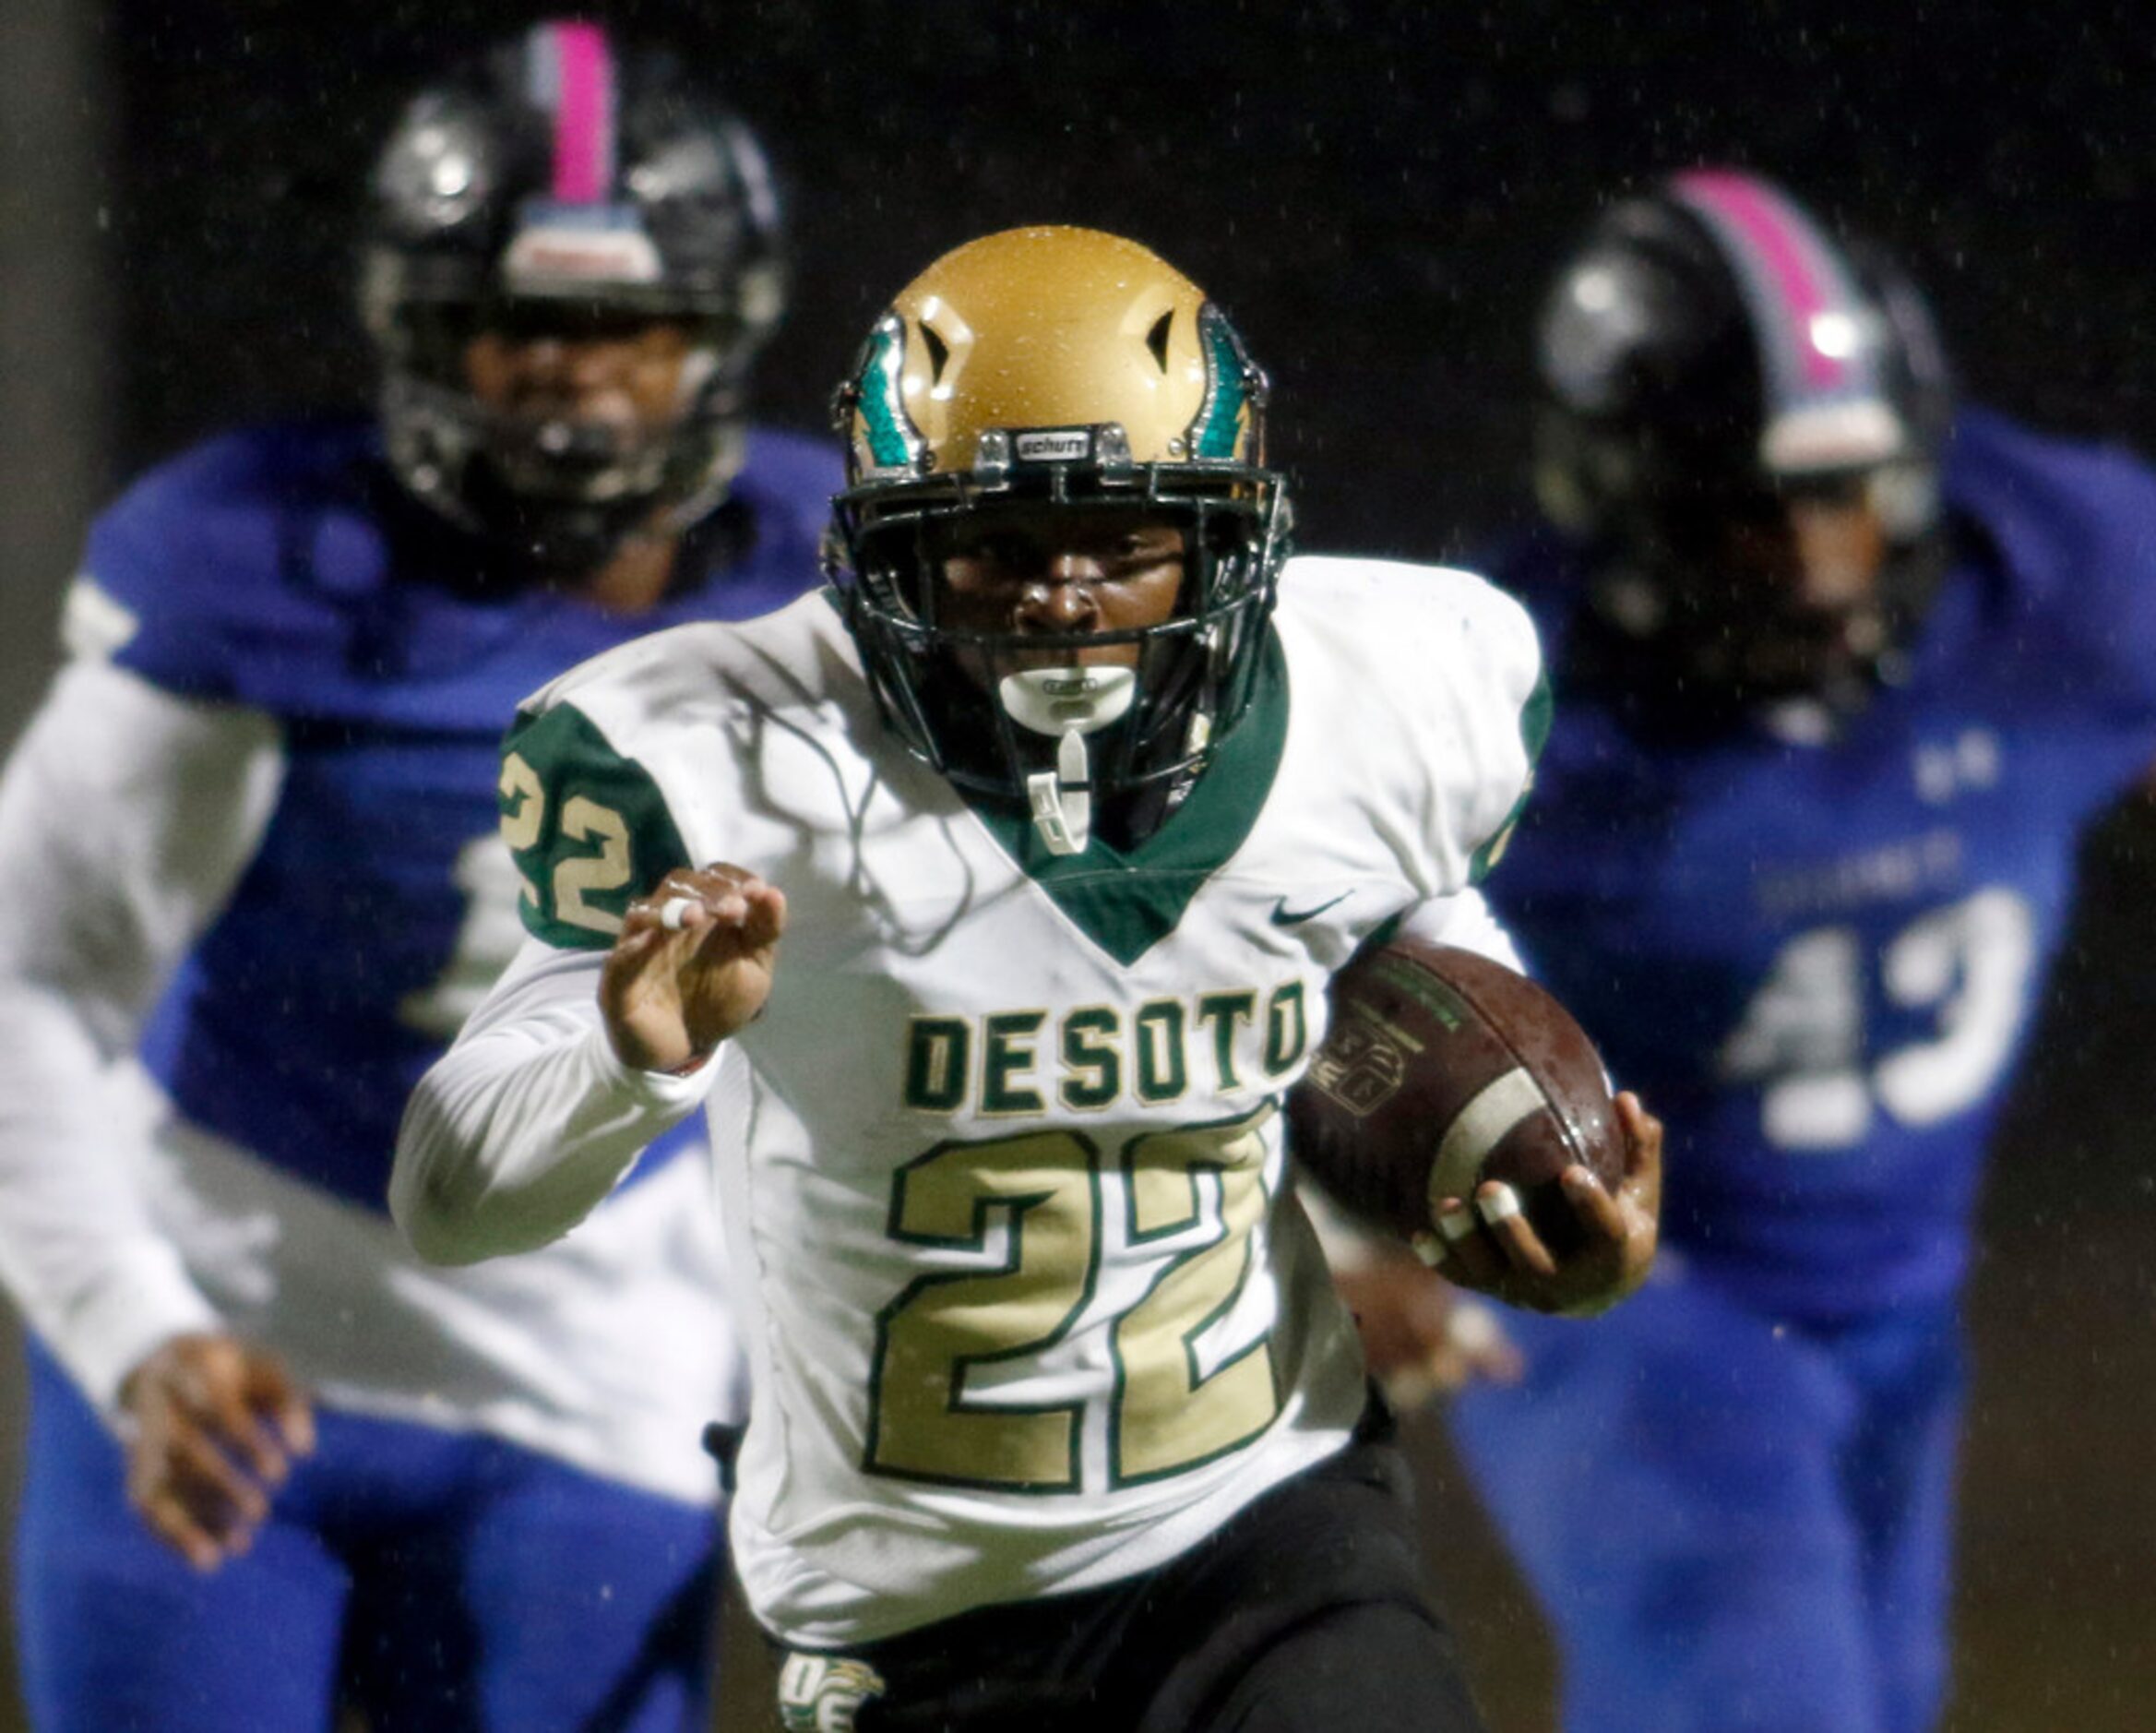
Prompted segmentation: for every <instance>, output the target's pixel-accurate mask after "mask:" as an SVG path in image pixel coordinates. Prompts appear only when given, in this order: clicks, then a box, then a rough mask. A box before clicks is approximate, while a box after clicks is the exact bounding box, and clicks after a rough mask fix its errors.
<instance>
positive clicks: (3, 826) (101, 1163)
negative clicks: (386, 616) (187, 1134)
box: [0, 660, 283, 1410]
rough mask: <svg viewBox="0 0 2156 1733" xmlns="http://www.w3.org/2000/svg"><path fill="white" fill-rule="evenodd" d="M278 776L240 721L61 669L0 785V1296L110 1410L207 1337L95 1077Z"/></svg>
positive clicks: (213, 907) (274, 762) (231, 879)
mask: <svg viewBox="0 0 2156 1733" xmlns="http://www.w3.org/2000/svg"><path fill="white" fill-rule="evenodd" d="M282 773H283V755H282V748H281V747H280V739H279V735H278V731H277V727H276V724H275V723H273V722H272V721H271V720H270V719H269V718H268V717H267V716H264V715H262V714H261V713H259V712H257V711H250V710H246V709H242V708H239V707H235V706H230V705H211V704H205V703H199V702H194V701H190V700H187V699H179V698H175V697H173V696H172V695H171V694H168V693H166V692H163V691H161V690H160V689H159V688H158V687H154V686H152V685H150V684H149V683H148V682H147V681H145V680H143V679H141V678H139V677H138V676H137V675H132V674H129V673H127V672H125V671H124V670H122V669H119V668H115V667H113V665H112V664H110V663H105V662H102V661H96V660H84V661H79V662H77V663H72V664H71V665H69V666H68V667H67V668H66V669H65V670H64V671H63V672H62V673H61V675H60V676H59V678H58V679H57V681H56V682H55V683H54V687H53V690H52V692H51V694H50V695H49V696H48V698H47V699H46V700H45V702H44V704H43V706H42V709H41V710H40V711H38V713H37V715H36V716H35V717H34V718H33V719H32V721H31V723H30V727H29V729H28V731H27V732H26V733H25V735H23V737H22V740H21V741H20V743H19V744H18V747H17V748H16V750H15V753H14V755H13V756H12V758H11V759H10V760H9V762H8V765H7V769H6V774H5V777H4V778H0V882H4V883H6V885H7V886H8V887H9V894H8V895H7V897H6V898H5V899H0V1278H4V1279H5V1281H6V1285H7V1288H8V1291H9V1292H10V1294H11V1295H12V1296H13V1297H14V1298H15V1300H16V1303H17V1304H18V1306H20V1308H21V1309H22V1311H23V1313H24V1316H25V1317H26V1318H27V1319H28V1321H30V1325H31V1327H32V1328H33V1329H35V1330H36V1331H37V1332H38V1333H39V1334H40V1335H41V1336H42V1337H43V1338H44V1340H45V1341H46V1342H47V1343H48V1344H49V1345H51V1346H52V1347H53V1349H54V1352H55V1353H56V1354H57V1355H58V1357H59V1358H60V1360H61V1362H62V1364H63V1365H65V1366H66V1368H67V1369H68V1371H69V1373H70V1374H71V1375H72V1376H73V1377H74V1378H75V1380H77V1383H78V1384H79V1385H80V1386H81V1387H82V1389H83V1390H84V1391H85V1392H87V1393H88V1394H89V1396H90V1398H91V1399H92V1400H93V1401H94V1402H96V1403H98V1404H100V1405H101V1406H103V1407H105V1408H107V1409H108V1410H109V1409H110V1408H111V1406H112V1404H113V1400H114V1397H115V1394H116V1392H117V1390H118V1387H119V1384H120V1381H121V1380H122V1379H123V1378H124V1377H125V1375H126V1373H127V1372H128V1371H129V1370H130V1369H131V1368H133V1367H134V1366H135V1365H136V1364H137V1362H138V1361H139V1360H141V1358H142V1357H144V1356H145V1355H147V1354H148V1353H149V1351H150V1350H151V1349H152V1348H154V1347H156V1346H157V1345H159V1344H160V1343H161V1342H163V1341H165V1340H166V1339H168V1338H169V1337H171V1336H173V1335H174V1334H177V1333H182V1332H185V1331H189V1330H200V1329H208V1328H214V1327H215V1325H216V1323H217V1317H216V1314H215V1312H214V1310H213V1309H212V1308H211V1306H210V1304H209V1302H208V1300H207V1299H206V1298H204V1297H203V1296H202V1295H201V1293H200V1292H199V1290H198V1289H197V1287H196V1286H195V1285H194V1283H193V1282H192V1281H191V1280H190V1279H189V1277H188V1275H187V1273H186V1271H185V1267H184V1264H183V1262H182V1260H181V1257H180V1254H179V1252H178V1250H177V1249H175V1248H174V1247H173V1245H172V1244H171V1243H170V1241H169V1240H167V1239H166V1238H165V1237H164V1236H162V1235H161V1233H160V1232H159V1231H158V1230H157V1228H156V1227H155V1226H154V1225H153V1224H152V1222H151V1219H150V1214H149V1211H148V1209H147V1207H146V1206H145V1203H144V1201H143V1198H142V1196H141V1192H140V1179H141V1174H142V1169H143V1166H144V1163H145V1149H146V1143H145V1139H146V1135H147V1129H146V1127H145V1125H144V1123H143V1119H142V1116H141V1114H140V1112H139V1111H138V1108H137V1101H136V1094H135V1092H134V1091H133V1090H131V1089H128V1088H126V1087H125V1086H124V1085H123V1083H122V1082H121V1080H120V1078H119V1075H118V1072H117V1066H118V1063H119V1061H120V1060H121V1058H123V1056H125V1055H126V1054H128V1053H130V1052H131V1051H132V1049H133V1047H134V1046H135V1042H136V1039H137V1035H138V1034H140V1031H141V1027H142V1023H143V1021H144V1018H145V1016H146V1014H147V1012H148V1010H149V1007H150V1006H151V1005H152V1004H153V1003H154V1002H155V1000H156V998H157V995H158V993H159V992H160V991H161V989H162V987H163V986H164V985H165V983H166V981H167V980H168V979H169V978H170V977H171V974H172V972H173V969H174V968H175V967H176V966H177V964H178V962H179V960H180V958H181V957H182V956H183V955H185V952H186V950H188V948H189V947H190V946H191V945H192V944H193V943H194V941H195V939H196V938H197V937H198V936H199V935H200V934H201V932H202V931H203V930H204V928H205V927H206V926H208V923H209V922H210V920H211V919H212V918H213V917H214V916H215V914H216V913H217V911H218V910H219V908H220V907H221V905H222V904H223V902H224V901H225V899H226V897H227V896H229V895H230V893H231V891H232V886H233V885H234V884H235V883H236V882H237V880H238V878H239V876H240V873H241V872H242V870H243V869H244V867H245V866H246V863H247V861H248V860H249V859H250V858H251V857H252V855H254V852H255V849H256V845H257V844H258V843H259V841H260V839H261V835H262V831H263V827H264V826H265V824H266V823H267V822H268V814H269V812H270V810H271V808H272V807H273V806H274V804H275V801H276V797H277V791H278V787H279V784H280V780H281V777H282Z"/></svg>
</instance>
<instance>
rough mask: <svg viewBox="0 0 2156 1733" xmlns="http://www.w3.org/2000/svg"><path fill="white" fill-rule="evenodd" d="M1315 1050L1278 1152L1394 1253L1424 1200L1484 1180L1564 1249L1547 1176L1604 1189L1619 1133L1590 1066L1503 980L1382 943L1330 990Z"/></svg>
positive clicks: (1458, 1193)
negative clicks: (1515, 1200)
mask: <svg viewBox="0 0 2156 1733" xmlns="http://www.w3.org/2000/svg"><path fill="white" fill-rule="evenodd" d="M1330 998H1331V1005H1332V1016H1331V1022H1330V1026H1329V1028H1328V1032H1327V1034H1326V1038H1325V1042H1324V1045H1323V1046H1320V1047H1319V1048H1318V1049H1317V1051H1316V1053H1315V1054H1313V1055H1312V1056H1311V1060H1310V1069H1309V1070H1308V1071H1307V1072H1305V1073H1304V1077H1303V1079H1302V1081H1301V1082H1298V1083H1297V1084H1296V1085H1295V1087H1294V1088H1293V1089H1292V1091H1290V1092H1289V1095H1288V1100H1287V1117H1288V1135H1289V1140H1290V1141H1289V1147H1290V1149H1291V1150H1292V1153H1293V1154H1294V1157H1295V1159H1296V1160H1297V1161H1298V1162H1300V1163H1301V1164H1302V1165H1303V1166H1304V1168H1305V1169H1306V1170H1307V1171H1308V1172H1309V1173H1310V1174H1311V1175H1312V1176H1313V1177H1316V1179H1317V1180H1318V1182H1319V1183H1320V1184H1322V1185H1323V1186H1324V1187H1325V1188H1326V1189H1327V1190H1328V1191H1329V1192H1331V1193H1332V1195H1333V1196H1334V1197H1335V1198H1336V1199H1338V1200H1339V1201H1340V1203H1341V1204H1342V1205H1343V1206H1345V1207H1346V1208H1347V1209H1348V1210H1350V1211H1351V1212H1352V1213H1355V1214H1357V1215H1359V1216H1361V1217H1363V1218H1364V1220H1365V1221H1367V1222H1369V1223H1370V1224H1372V1225H1375V1226H1377V1227H1380V1228H1384V1229H1387V1230H1389V1231H1390V1232H1393V1233H1396V1234H1399V1235H1400V1236H1401V1237H1404V1238H1407V1239H1408V1240H1410V1241H1414V1240H1417V1239H1423V1238H1426V1237H1427V1236H1428V1235H1429V1234H1430V1233H1431V1231H1432V1226H1433V1220H1434V1213H1435V1206H1436V1202H1437V1200H1439V1199H1440V1198H1447V1197H1462V1198H1464V1197H1469V1196H1471V1194H1472V1193H1473V1190H1474V1189H1475V1187H1476V1186H1477V1185H1479V1184H1480V1183H1481V1182H1482V1181H1483V1180H1485V1179H1501V1180H1504V1181H1505V1182H1506V1183H1507V1184H1508V1185H1510V1186H1511V1187H1512V1188H1513V1189H1514V1190H1515V1191H1517V1192H1518V1193H1519V1199H1520V1202H1521V1205H1522V1206H1523V1208H1524V1209H1525V1210H1526V1212H1527V1216H1528V1219H1529V1221H1530V1222H1531V1223H1532V1224H1533V1225H1534V1227H1535V1230H1536V1232H1538V1233H1539V1234H1540V1235H1541V1236H1542V1237H1543V1243H1544V1244H1545V1245H1547V1246H1549V1247H1550V1248H1551V1249H1553V1250H1554V1251H1559V1252H1562V1251H1564V1250H1566V1249H1568V1248H1569V1247H1572V1246H1575V1245H1577V1244H1578V1242H1579V1238H1580V1232H1579V1225H1578V1219H1577V1218H1576V1217H1575V1216H1574V1214H1573V1213H1572V1208H1571V1205H1570V1204H1569V1203H1568V1202H1567V1201H1566V1198H1565V1195H1564V1191H1563V1189H1562V1188H1561V1187H1560V1186H1559V1185H1558V1184H1557V1176H1558V1175H1559V1174H1561V1173H1562V1172H1563V1171H1564V1170H1565V1169H1566V1167H1568V1166H1570V1165H1572V1164H1573V1163H1574V1162H1584V1163H1586V1164H1587V1165H1588V1166H1589V1167H1590V1168H1592V1169H1593V1170H1594V1173H1595V1175H1596V1177H1598V1178H1600V1179H1601V1180H1602V1183H1603V1184H1604V1185H1605V1186H1609V1187H1611V1188H1612V1189H1614V1187H1615V1186H1616V1183H1617V1181H1618V1180H1619V1179H1620V1178H1621V1177H1623V1175H1624V1170H1625V1132H1624V1128H1623V1126H1622V1124H1621V1123H1620V1122H1619V1121H1618V1118H1617V1113H1616V1106H1615V1104H1614V1102H1613V1101H1612V1100H1611V1099H1610V1093H1609V1087H1608V1084H1607V1082H1606V1081H1605V1073H1604V1071H1603V1069H1602V1058H1601V1056H1600V1055H1599V1054H1598V1053H1597V1052H1596V1051H1595V1047H1594V1044H1593V1043H1592V1042H1591V1041H1590V1040H1589V1039H1588V1037H1587V1034H1586V1032H1585V1031H1584V1030H1582V1029H1581V1028H1580V1026H1579V1025H1578V1022H1575V1021H1574V1020H1573V1017H1572V1014H1571V1013H1570V1012H1569V1011H1567V1010H1566V1009H1565V1008H1564V1006H1562V1005H1560V1004H1559V1003H1558V1002H1557V1001H1556V999H1554V998H1552V997H1551V996H1550V994H1549V993H1548V992H1547V991H1546V990H1545V989H1543V987H1541V986H1537V985H1536V984H1535V983H1534V982H1532V981H1531V980H1529V979H1528V978H1527V977H1526V976H1525V975H1523V974H1519V973H1518V972H1517V971H1515V970H1512V969H1508V968H1507V967H1505V965H1504V964H1502V963H1499V962H1492V961H1491V960H1490V959H1489V958H1487V957H1483V956H1479V955H1477V954H1476V953H1475V952H1473V951H1471V950H1459V948H1458V947H1455V946H1451V945H1438V944H1433V943H1430V942H1429V941H1427V940H1423V939H1416V938H1395V939H1393V940H1391V941H1390V942H1389V943H1387V944H1384V945H1378V946H1374V947H1370V948H1367V949H1365V950H1362V951H1360V952H1358V953H1357V954H1356V955H1355V956H1354V957H1353V958H1352V959H1351V960H1350V961H1349V962H1348V963H1347V965H1346V966H1345V967H1344V968H1342V969H1341V970H1340V973H1339V974H1336V975H1334V976H1333V979H1332V986H1331V990H1330Z"/></svg>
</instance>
